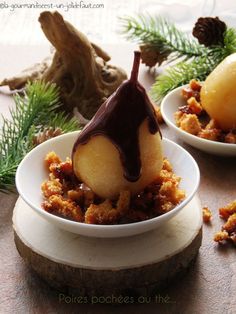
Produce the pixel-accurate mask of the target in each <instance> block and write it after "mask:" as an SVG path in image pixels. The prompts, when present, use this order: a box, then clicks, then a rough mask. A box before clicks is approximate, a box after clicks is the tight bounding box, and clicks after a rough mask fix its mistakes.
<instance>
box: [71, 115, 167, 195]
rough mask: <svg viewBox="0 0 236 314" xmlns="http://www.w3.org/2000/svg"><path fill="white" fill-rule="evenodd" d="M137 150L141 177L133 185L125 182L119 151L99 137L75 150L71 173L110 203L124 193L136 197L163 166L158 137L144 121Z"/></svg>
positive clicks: (105, 139) (108, 141)
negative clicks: (121, 192) (109, 200)
mask: <svg viewBox="0 0 236 314" xmlns="http://www.w3.org/2000/svg"><path fill="white" fill-rule="evenodd" d="M139 148H140V158H141V164H142V166H141V176H140V178H139V179H138V181H136V182H130V181H128V180H126V179H125V177H124V169H123V167H122V164H121V160H120V154H119V151H118V149H117V148H116V147H115V145H114V144H113V143H112V142H111V141H110V140H109V139H108V138H107V137H105V136H102V135H97V136H94V137H91V139H90V140H89V141H88V143H87V144H79V145H78V146H77V147H76V149H75V151H74V153H73V167H74V172H75V174H76V176H77V177H79V178H80V179H81V181H82V182H84V183H86V184H87V185H88V186H89V187H90V188H91V189H92V190H93V191H94V192H95V193H96V194H97V195H99V196H101V197H104V198H110V199H112V198H115V197H117V196H118V195H119V193H120V191H122V190H125V189H129V190H130V191H131V193H132V194H135V193H137V192H139V191H141V190H143V189H144V188H145V187H146V186H147V185H148V184H150V183H151V182H153V181H154V180H155V179H156V178H157V177H158V176H159V174H160V171H161V168H162V164H163V152H162V143H161V137H160V134H159V132H157V133H156V134H151V133H150V132H149V129H148V123H147V119H145V120H144V121H143V123H142V124H141V126H140V128H139Z"/></svg>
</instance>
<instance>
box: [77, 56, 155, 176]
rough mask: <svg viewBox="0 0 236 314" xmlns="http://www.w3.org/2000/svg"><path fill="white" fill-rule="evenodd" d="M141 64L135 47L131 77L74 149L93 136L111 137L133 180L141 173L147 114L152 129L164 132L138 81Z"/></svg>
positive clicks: (126, 171) (90, 125)
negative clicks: (142, 127) (142, 130)
mask: <svg viewBox="0 0 236 314" xmlns="http://www.w3.org/2000/svg"><path fill="white" fill-rule="evenodd" d="M139 64H140V52H138V51H135V55H134V63H133V69H132V73H131V78H130V79H129V80H127V81H125V82H123V83H122V84H121V85H120V87H119V88H118V89H117V90H116V91H115V92H114V93H113V94H112V95H111V96H110V97H109V98H108V99H107V100H106V101H105V102H104V103H103V104H102V105H101V107H100V108H99V109H98V111H97V113H96V114H95V116H94V117H93V119H92V120H91V121H90V122H89V123H88V124H87V125H86V127H85V128H84V129H83V130H82V131H81V133H80V134H79V136H78V138H77V140H76V142H75V144H74V147H73V152H74V151H75V150H76V148H77V146H78V145H81V144H82V145H83V144H86V143H87V142H88V141H89V140H90V139H91V138H92V137H93V136H97V135H102V136H105V137H107V138H108V139H109V140H110V141H111V142H112V143H113V144H114V145H115V146H116V147H117V149H118V151H119V153H120V159H121V163H122V166H123V169H124V177H125V178H126V179H127V180H128V181H130V182H135V181H137V180H138V179H139V177H140V175H141V159H140V150H139V140H138V138H139V127H140V125H141V124H142V122H143V121H144V120H145V119H146V118H147V119H148V129H149V132H150V133H151V134H155V133H157V132H160V130H159V127H158V123H157V118H156V114H155V111H154V108H153V106H152V104H151V102H150V100H149V98H148V95H147V93H146V91H145V89H144V87H143V86H142V85H141V84H140V83H139V82H138V81H137V78H138V70H139Z"/></svg>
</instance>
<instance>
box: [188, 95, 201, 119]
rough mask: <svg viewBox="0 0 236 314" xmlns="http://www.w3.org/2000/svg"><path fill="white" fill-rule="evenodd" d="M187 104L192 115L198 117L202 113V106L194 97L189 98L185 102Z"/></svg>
mask: <svg viewBox="0 0 236 314" xmlns="http://www.w3.org/2000/svg"><path fill="white" fill-rule="evenodd" d="M187 104H188V106H189V109H190V110H191V112H192V113H193V114H196V115H199V114H200V113H201V112H202V106H201V104H200V103H199V102H198V101H197V100H196V98H195V97H190V98H189V99H188V100H187Z"/></svg>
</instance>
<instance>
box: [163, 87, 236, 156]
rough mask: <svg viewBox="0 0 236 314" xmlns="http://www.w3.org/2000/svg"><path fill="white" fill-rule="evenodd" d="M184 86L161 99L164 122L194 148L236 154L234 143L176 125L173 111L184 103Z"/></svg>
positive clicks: (213, 152) (209, 151) (218, 153)
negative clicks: (209, 137)
mask: <svg viewBox="0 0 236 314" xmlns="http://www.w3.org/2000/svg"><path fill="white" fill-rule="evenodd" d="M186 86H188V84H187V85H184V86H181V87H177V88H176V89H174V90H173V91H171V92H170V93H168V94H167V95H166V96H165V97H164V99H163V100H162V103H161V114H162V117H163V119H164V120H165V122H166V124H167V125H168V126H169V127H170V128H171V129H172V130H173V131H174V132H175V133H176V134H177V135H178V137H179V138H181V139H182V140H183V141H184V142H186V143H188V144H189V145H191V146H193V147H195V148H198V149H200V150H202V151H205V152H207V153H211V154H215V155H222V156H236V144H228V143H221V142H215V141H210V140H206V139H203V138H200V137H198V136H195V135H192V134H190V133H187V132H186V131H184V130H182V129H180V128H179V127H177V125H176V123H175V119H174V113H175V112H176V111H178V108H179V107H180V106H184V105H186V101H185V100H184V99H183V97H182V96H181V90H182V89H183V88H184V87H186Z"/></svg>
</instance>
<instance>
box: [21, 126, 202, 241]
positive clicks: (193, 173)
mask: <svg viewBox="0 0 236 314" xmlns="http://www.w3.org/2000/svg"><path fill="white" fill-rule="evenodd" d="M78 134H79V133H78V132H72V133H68V134H65V135H61V136H58V137H56V138H53V139H51V140H48V141H46V142H44V143H42V144H41V145H39V146H37V147H36V148H34V149H33V150H32V151H31V152H29V153H28V154H27V155H26V156H25V158H24V159H23V160H22V162H21V163H20V165H19V167H18V169H17V172H16V186H17V189H18V192H19V194H20V196H21V197H22V198H23V199H24V201H25V202H26V203H27V204H28V205H29V206H30V207H31V208H32V209H33V210H34V211H36V213H38V214H39V215H41V216H42V217H44V218H45V219H46V220H47V221H48V222H50V223H52V224H54V225H56V226H57V227H59V228H61V229H64V230H67V231H70V232H73V233H77V234H81V235H85V236H89V237H103V238H114V237H125V236H130V235H135V234H140V233H143V232H146V231H149V230H152V229H154V228H157V227H158V226H160V225H162V224H163V223H165V222H166V221H168V220H169V219H170V218H172V217H173V216H175V215H176V214H177V213H178V212H179V211H180V210H181V209H182V208H183V207H184V206H185V205H186V204H188V203H189V202H190V200H191V199H192V198H193V196H194V195H195V193H196V192H197V189H198V185H199V179H200V174H199V169H198V166H197V163H196V162H195V160H194V159H193V157H192V156H191V155H190V154H189V153H188V152H187V151H186V150H184V149H183V148H182V147H181V146H179V145H177V144H175V143H173V142H171V141H170V140H167V139H163V146H164V153H165V156H166V157H167V158H168V159H169V160H170V162H171V163H172V165H173V168H174V171H175V173H176V174H177V175H179V176H181V178H182V181H181V185H180V186H181V188H182V189H184V190H185V192H186V199H185V200H184V201H183V202H182V203H180V204H179V205H177V206H176V207H175V208H174V209H173V210H171V211H170V212H168V213H166V214H164V215H162V216H159V217H156V218H152V219H149V220H146V221H141V222H136V223H130V224H121V225H93V224H85V223H79V222H75V221H70V220H67V219H64V218H61V217H57V216H55V215H53V214H50V213H48V212H46V211H45V210H43V209H42V207H41V203H42V201H43V196H42V193H41V188H40V186H41V183H42V182H43V181H44V180H45V179H47V178H48V173H47V171H46V169H45V167H44V158H45V156H46V154H47V153H48V152H50V151H55V152H56V153H57V154H58V155H59V156H60V158H61V159H62V160H64V159H65V158H66V157H68V156H69V157H70V155H71V150H72V147H73V144H74V142H75V140H76V138H77V136H78ZM32 232H33V230H32Z"/></svg>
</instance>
